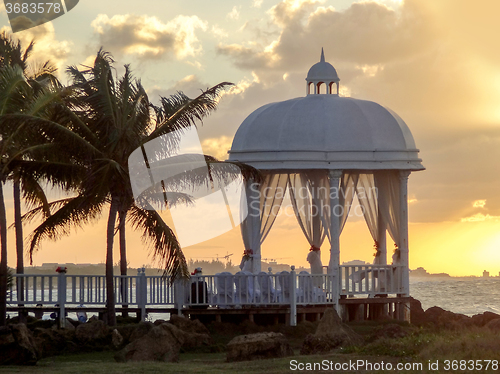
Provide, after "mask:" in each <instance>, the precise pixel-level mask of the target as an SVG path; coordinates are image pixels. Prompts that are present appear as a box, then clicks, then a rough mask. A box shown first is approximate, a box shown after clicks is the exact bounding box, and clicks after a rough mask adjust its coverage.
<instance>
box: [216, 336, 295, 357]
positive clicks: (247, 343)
mask: <svg viewBox="0 0 500 374" xmlns="http://www.w3.org/2000/svg"><path fill="white" fill-rule="evenodd" d="M292 355H293V351H292V348H290V345H289V344H288V342H287V340H286V337H285V335H283V334H281V333H275V332H260V333H257V334H249V335H240V336H237V337H235V338H234V339H232V340H231V341H230V342H229V344H228V345H227V356H226V357H227V361H228V362H232V361H249V360H260V359H265V358H275V357H287V356H292Z"/></svg>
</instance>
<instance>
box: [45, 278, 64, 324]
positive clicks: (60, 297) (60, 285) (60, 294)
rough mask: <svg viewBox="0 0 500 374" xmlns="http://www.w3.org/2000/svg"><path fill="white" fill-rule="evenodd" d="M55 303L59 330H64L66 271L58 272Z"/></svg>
mask: <svg viewBox="0 0 500 374" xmlns="http://www.w3.org/2000/svg"><path fill="white" fill-rule="evenodd" d="M42 292H43V291H42ZM57 303H58V304H59V328H60V329H64V328H65V327H66V271H60V272H59V275H58V277H57Z"/></svg>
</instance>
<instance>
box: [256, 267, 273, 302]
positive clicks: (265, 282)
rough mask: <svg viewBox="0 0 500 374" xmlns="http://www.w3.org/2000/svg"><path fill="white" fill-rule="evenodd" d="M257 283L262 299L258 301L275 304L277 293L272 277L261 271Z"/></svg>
mask: <svg viewBox="0 0 500 374" xmlns="http://www.w3.org/2000/svg"><path fill="white" fill-rule="evenodd" d="M257 281H258V284H259V288H260V298H258V299H257V300H259V301H260V302H261V303H264V304H270V303H275V302H276V299H277V292H276V289H275V287H274V285H273V281H272V279H271V277H270V275H269V274H267V273H266V272H263V271H261V272H260V273H259V275H258V276H257Z"/></svg>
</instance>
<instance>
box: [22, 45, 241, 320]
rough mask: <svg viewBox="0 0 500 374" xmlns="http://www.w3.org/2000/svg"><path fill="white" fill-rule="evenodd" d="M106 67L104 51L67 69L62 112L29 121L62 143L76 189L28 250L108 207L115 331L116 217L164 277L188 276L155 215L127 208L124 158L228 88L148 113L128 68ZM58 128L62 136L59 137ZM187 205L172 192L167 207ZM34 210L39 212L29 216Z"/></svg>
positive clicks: (193, 117)
mask: <svg viewBox="0 0 500 374" xmlns="http://www.w3.org/2000/svg"><path fill="white" fill-rule="evenodd" d="M113 62H114V61H113V59H112V57H111V56H110V55H109V54H108V53H107V52H104V51H102V50H100V51H99V52H98V54H97V56H96V59H95V61H94V65H93V66H92V67H87V69H86V70H84V71H80V70H78V69H77V68H76V67H69V68H68V73H69V75H70V78H71V81H72V85H71V89H72V91H73V94H72V95H71V96H69V97H68V98H67V99H66V108H67V109H66V110H62V111H60V112H58V113H57V117H56V118H53V119H52V120H51V121H35V120H34V122H33V123H34V124H35V125H34V126H35V127H36V126H39V127H40V128H47V129H49V128H50V129H53V130H54V131H55V132H56V133H57V134H59V135H61V136H62V139H61V141H63V140H64V141H65V142H66V147H65V148H66V153H67V154H66V158H67V162H66V163H65V166H66V167H67V168H68V169H67V171H68V172H69V173H70V174H72V175H73V176H74V177H73V179H74V180H79V181H80V184H79V185H78V187H77V189H76V190H75V191H74V192H75V194H76V196H74V197H71V198H67V199H63V200H61V201H56V202H53V203H52V206H55V207H57V208H58V209H57V211H55V212H54V213H53V214H51V215H50V216H49V217H48V218H47V219H46V220H45V221H44V222H43V223H42V224H40V225H39V226H38V227H37V228H36V229H35V230H34V231H33V234H32V236H31V243H30V253H31V254H33V252H34V251H36V250H37V249H38V246H39V244H40V242H41V241H43V240H45V239H58V238H59V237H60V236H61V235H64V234H69V233H70V229H71V228H72V227H81V226H83V225H85V224H86V223H88V222H91V221H95V220H97V219H98V218H99V217H100V216H101V213H102V212H103V210H104V208H105V206H109V211H108V221H107V222H108V223H107V244H106V297H107V322H108V324H109V325H111V326H113V325H115V324H116V316H115V304H114V303H115V295H114V287H113V286H114V284H113V244H114V235H115V233H116V221H117V216H118V215H120V216H121V217H120V223H123V222H124V221H125V218H126V220H127V222H129V223H130V224H131V226H132V228H133V229H136V230H140V231H142V236H143V239H144V240H145V242H147V243H148V244H150V246H151V248H152V256H153V259H156V260H159V261H160V262H161V265H162V267H163V268H164V270H165V273H168V274H171V275H173V276H186V277H187V276H189V272H188V269H187V265H186V261H185V258H184V255H183V253H182V250H181V248H180V245H179V243H178V241H177V239H176V237H175V235H174V233H173V231H172V230H171V229H170V227H169V226H168V225H167V224H166V223H165V222H164V220H163V219H162V217H161V215H160V213H158V212H157V211H156V210H154V209H145V208H144V207H141V206H138V205H136V204H134V199H133V195H132V189H131V183H130V175H129V170H128V157H129V156H130V154H131V153H132V152H133V151H134V150H135V149H137V148H140V147H142V146H143V145H144V144H145V143H146V142H148V141H149V140H151V139H154V138H157V137H159V136H162V135H164V134H167V133H169V132H172V131H176V130H179V129H180V130H182V129H185V128H187V127H190V126H194V125H195V123H196V121H198V120H201V119H203V118H204V117H205V116H206V115H208V114H209V113H210V112H211V111H213V110H214V109H215V108H216V106H217V103H218V99H219V97H220V94H221V92H223V90H224V89H225V88H226V87H228V86H229V85H230V84H229V83H221V84H218V85H216V86H214V87H212V88H209V89H208V90H206V91H203V92H202V93H201V95H199V96H198V97H196V98H195V99H189V98H187V97H186V96H185V95H183V94H180V93H179V94H177V95H174V96H173V98H171V99H162V101H163V102H164V103H163V105H162V107H158V108H155V109H156V111H155V113H151V110H150V103H149V100H148V96H147V94H146V92H145V90H144V88H143V87H142V85H141V83H140V81H138V80H135V79H134V78H133V77H132V74H131V71H130V68H129V66H128V65H126V66H125V73H124V75H123V76H122V77H121V78H119V79H118V80H117V79H115V78H114V75H113V72H114V69H113ZM152 114H153V115H152ZM59 124H60V125H59ZM58 126H59V127H58ZM60 126H64V128H66V129H68V130H69V131H68V132H67V133H64V134H63V133H62V132H61V131H60V130H61V129H60ZM59 156H61V155H59ZM209 161H210V162H214V161H215V160H214V159H209ZM72 167H74V170H71V168H72ZM25 170H26V169H25ZM245 171H246V170H245ZM190 178H191V179H190ZM207 178H208V179H210V178H212V176H208V177H207ZM184 179H185V180H184V181H183V182H186V181H187V182H193V183H207V180H204V181H201V180H198V179H196V180H193V179H192V177H190V176H185V177H184ZM172 183H174V182H172ZM190 201H191V200H190V197H189V196H188V195H186V194H183V193H177V194H175V193H171V194H170V195H169V201H168V203H169V204H175V203H189V202H190ZM36 211H40V209H38V210H35V211H34V212H33V214H30V216H29V217H30V218H32V217H33V216H34V215H35V214H36ZM119 227H120V226H119Z"/></svg>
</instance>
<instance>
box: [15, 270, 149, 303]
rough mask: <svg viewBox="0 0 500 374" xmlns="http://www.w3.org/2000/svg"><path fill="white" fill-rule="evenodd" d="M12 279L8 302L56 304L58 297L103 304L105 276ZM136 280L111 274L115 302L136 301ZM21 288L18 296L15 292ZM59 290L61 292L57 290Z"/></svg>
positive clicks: (26, 276) (75, 301) (72, 300)
mask: <svg viewBox="0 0 500 374" xmlns="http://www.w3.org/2000/svg"><path fill="white" fill-rule="evenodd" d="M151 278H152V277H151ZM14 279H15V281H14V284H15V285H14V286H13V287H12V289H11V290H10V292H9V293H8V298H7V302H8V303H9V304H24V305H39V304H41V305H46V304H56V303H59V301H60V297H61V296H64V298H65V303H66V304H85V305H104V304H106V277H105V276H103V275H66V274H61V275H32V274H15V275H14ZM137 279H138V277H137V276H120V275H118V276H114V291H115V303H117V304H137V300H136V284H137V283H138V282H137ZM23 283H24V284H23ZM21 289H23V294H22V297H21V295H20V294H19V293H18V292H17V290H21ZM59 290H65V292H62V293H59ZM63 294H64V295H63ZM151 304H154V302H152V303H151Z"/></svg>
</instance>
